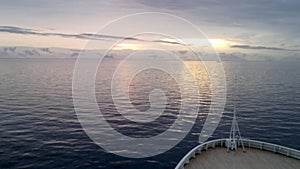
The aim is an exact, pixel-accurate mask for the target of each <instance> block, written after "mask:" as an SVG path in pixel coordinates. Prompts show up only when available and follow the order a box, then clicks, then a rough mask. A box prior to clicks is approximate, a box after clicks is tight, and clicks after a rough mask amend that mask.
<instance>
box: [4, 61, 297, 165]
mask: <svg viewBox="0 0 300 169" xmlns="http://www.w3.org/2000/svg"><path fill="white" fill-rule="evenodd" d="M75 62H76V60H75V59H29V58H27V59H1V60H0V168H101V169H127V168H129V169H135V168H143V169H152V168H157V169H172V168H174V167H175V166H176V164H177V162H179V160H180V159H181V158H182V157H183V156H184V155H185V154H186V153H187V152H188V151H189V150H190V149H191V148H193V147H194V146H195V145H197V142H198V137H199V132H200V131H201V129H202V126H203V124H204V121H205V118H206V116H207V113H208V109H209V105H210V94H211V91H210V90H211V89H210V81H209V78H208V76H207V74H206V73H205V69H204V67H203V65H202V63H201V62H197V61H186V64H187V65H188V66H189V67H190V68H191V69H192V71H193V73H195V75H196V76H195V77H196V79H197V81H198V84H199V86H198V88H199V93H200V96H201V97H200V98H199V101H200V102H201V103H202V104H201V106H200V108H199V112H198V113H197V112H196V113H197V119H196V121H195V122H194V121H192V120H191V121H190V123H191V124H192V126H193V127H192V129H191V130H190V132H189V133H188V134H187V136H186V137H185V138H184V139H183V140H182V141H179V144H177V145H175V147H173V148H172V149H170V150H168V151H166V152H164V153H162V154H159V155H156V156H153V157H147V158H128V157H122V156H119V155H115V154H113V153H110V152H106V151H105V150H104V149H103V148H102V147H100V146H98V145H97V144H95V143H94V142H93V140H92V139H91V138H90V137H89V136H88V135H87V134H86V133H85V131H84V129H83V128H82V127H81V125H80V122H79V120H78V118H77V115H76V112H75V110H74V104H73V98H72V76H73V71H74V66H75ZM116 64H117V63H116V62H115V61H113V60H109V59H108V60H106V61H104V62H103V63H102V64H101V67H100V68H99V71H98V73H97V77H96V82H95V84H96V85H95V86H96V87H95V92H96V97H97V103H98V106H99V108H100V110H101V111H102V112H103V113H104V114H105V117H106V120H107V122H109V123H110V124H111V127H112V128H114V129H115V130H116V131H117V132H120V133H123V134H125V135H127V136H130V137H135V138H143V137H144V138H151V137H153V136H156V135H158V134H159V133H162V132H164V131H166V130H168V128H169V127H170V126H171V125H172V123H173V122H174V120H176V117H177V115H178V110H179V109H180V104H181V103H182V99H183V98H182V97H181V96H180V92H179V86H178V85H176V83H175V82H176V81H174V79H172V78H170V76H168V74H164V73H163V72H161V71H159V70H152V71H146V70H145V71H144V72H141V73H140V74H138V75H137V76H136V78H134V79H132V83H131V84H130V86H129V87H128V86H120V88H119V89H120V90H122V89H124V90H125V89H127V88H128V89H129V91H130V92H129V93H130V99H131V103H132V104H133V105H134V106H135V108H136V109H138V110H140V111H146V110H148V109H149V107H151V105H150V103H149V93H150V92H151V90H153V89H154V88H161V90H162V91H165V92H166V93H165V95H166V97H167V98H168V99H167V106H166V108H165V110H166V114H163V115H162V117H160V118H158V119H157V120H155V121H154V122H149V123H133V122H132V121H130V120H128V119H126V118H124V117H123V116H121V115H120V114H119V113H117V111H118V110H117V109H116V107H114V103H113V100H112V99H111V87H110V82H111V81H110V78H111V75H112V72H113V71H114V70H115V68H116ZM127 64H128V65H125V66H124V69H126V71H125V70H123V71H122V73H123V74H122V76H124V77H125V76H127V74H129V73H128V72H130V70H131V69H132V68H133V67H134V66H135V65H136V64H141V63H140V62H138V61H137V62H130V63H127ZM222 64H223V66H224V70H225V75H226V82H227V83H226V87H227V100H226V106H225V111H224V114H223V117H222V119H221V121H220V123H219V125H218V127H217V129H216V130H215V132H214V134H213V135H212V137H211V138H210V139H216V138H224V137H228V135H229V131H230V126H231V116H232V109H233V105H234V104H235V106H236V109H237V116H238V122H239V126H240V131H241V134H242V137H244V138H248V139H255V140H260V141H266V142H270V143H275V144H279V145H283V146H287V147H291V148H295V149H298V150H300V72H299V66H300V62H297V61H296V62H295V61H294V62H292V61H236V62H235V61H224V62H222ZM180 70H181V69H180V68H176V71H177V73H178V75H180V76H181V77H182V78H183V79H184V77H185V75H184V74H183V73H182V72H184V71H182V72H180ZM184 87H185V88H186V89H187V91H188V92H190V94H191V95H190V96H191V97H192V96H193V92H194V91H193V90H189V89H190V88H192V86H184ZM116 97H120V101H121V104H122V100H123V99H122V98H121V97H122V96H118V95H117V96H116ZM188 106H194V105H188ZM125 113H126V112H125ZM187 120H189V117H187ZM179 132H180V131H179ZM103 134H107V135H109V134H110V133H103ZM168 139H170V140H172V139H176V137H174V138H168ZM114 141H119V140H103V142H104V143H107V144H108V143H110V142H114ZM151 146H153V147H159V145H157V144H153V145H151ZM125 149H126V145H124V150H125Z"/></svg>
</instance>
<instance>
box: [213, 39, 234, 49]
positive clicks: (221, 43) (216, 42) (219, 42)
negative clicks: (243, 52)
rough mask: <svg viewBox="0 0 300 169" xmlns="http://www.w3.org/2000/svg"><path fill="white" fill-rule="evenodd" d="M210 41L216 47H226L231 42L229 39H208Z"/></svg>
mask: <svg viewBox="0 0 300 169" xmlns="http://www.w3.org/2000/svg"><path fill="white" fill-rule="evenodd" d="M208 41H209V42H210V43H211V45H212V46H213V47H214V48H224V47H226V46H228V45H229V44H230V42H229V41H227V40H224V39H208Z"/></svg>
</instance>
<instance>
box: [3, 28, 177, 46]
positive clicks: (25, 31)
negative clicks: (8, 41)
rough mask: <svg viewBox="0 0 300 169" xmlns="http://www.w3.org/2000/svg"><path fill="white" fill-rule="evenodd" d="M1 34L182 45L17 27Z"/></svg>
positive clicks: (5, 29) (5, 30) (169, 42)
mask: <svg viewBox="0 0 300 169" xmlns="http://www.w3.org/2000/svg"><path fill="white" fill-rule="evenodd" d="M0 32H4V33H13V34H22V35H38V36H59V37H63V38H76V39H87V40H112V39H120V40H131V41H142V42H156V43H167V44H177V45H181V43H179V42H173V41H167V40H146V39H139V38H133V37H121V36H113V35H100V34H92V33H80V34H67V33H52V32H41V31H38V30H35V29H28V28H21V27H16V26H0Z"/></svg>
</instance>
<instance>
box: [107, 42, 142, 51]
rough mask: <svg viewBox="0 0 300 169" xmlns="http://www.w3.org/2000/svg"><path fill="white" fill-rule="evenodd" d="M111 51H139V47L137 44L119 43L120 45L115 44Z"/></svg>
mask: <svg viewBox="0 0 300 169" xmlns="http://www.w3.org/2000/svg"><path fill="white" fill-rule="evenodd" d="M113 49H114V50H123V49H130V50H139V49H141V45H139V44H129V43H120V44H117V45H116V46H115V47H114V48H113Z"/></svg>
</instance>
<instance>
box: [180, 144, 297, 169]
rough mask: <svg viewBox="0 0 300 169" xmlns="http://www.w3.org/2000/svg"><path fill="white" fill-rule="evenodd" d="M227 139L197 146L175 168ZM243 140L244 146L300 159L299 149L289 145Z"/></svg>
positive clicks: (218, 145) (181, 168)
mask: <svg viewBox="0 0 300 169" xmlns="http://www.w3.org/2000/svg"><path fill="white" fill-rule="evenodd" d="M226 140H227V139H217V140H211V141H208V142H205V143H202V144H200V145H198V146H196V147H195V148H193V149H192V150H191V151H189V152H188V153H187V154H186V155H185V156H184V157H183V158H182V159H181V160H180V162H179V163H178V164H177V166H176V167H175V169H184V167H185V165H186V164H188V163H189V161H190V160H191V159H192V158H195V157H196V155H197V154H201V152H202V151H204V150H207V149H209V148H215V147H225V142H226ZM241 142H243V143H244V146H245V147H248V148H257V149H261V150H266V151H271V152H274V153H278V154H282V155H285V156H288V157H292V158H296V159H299V160H300V151H299V150H295V149H292V148H288V147H284V146H280V145H276V144H272V143H267V142H262V141H256V140H248V139H240V140H239V141H238V145H239V146H240V145H241Z"/></svg>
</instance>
